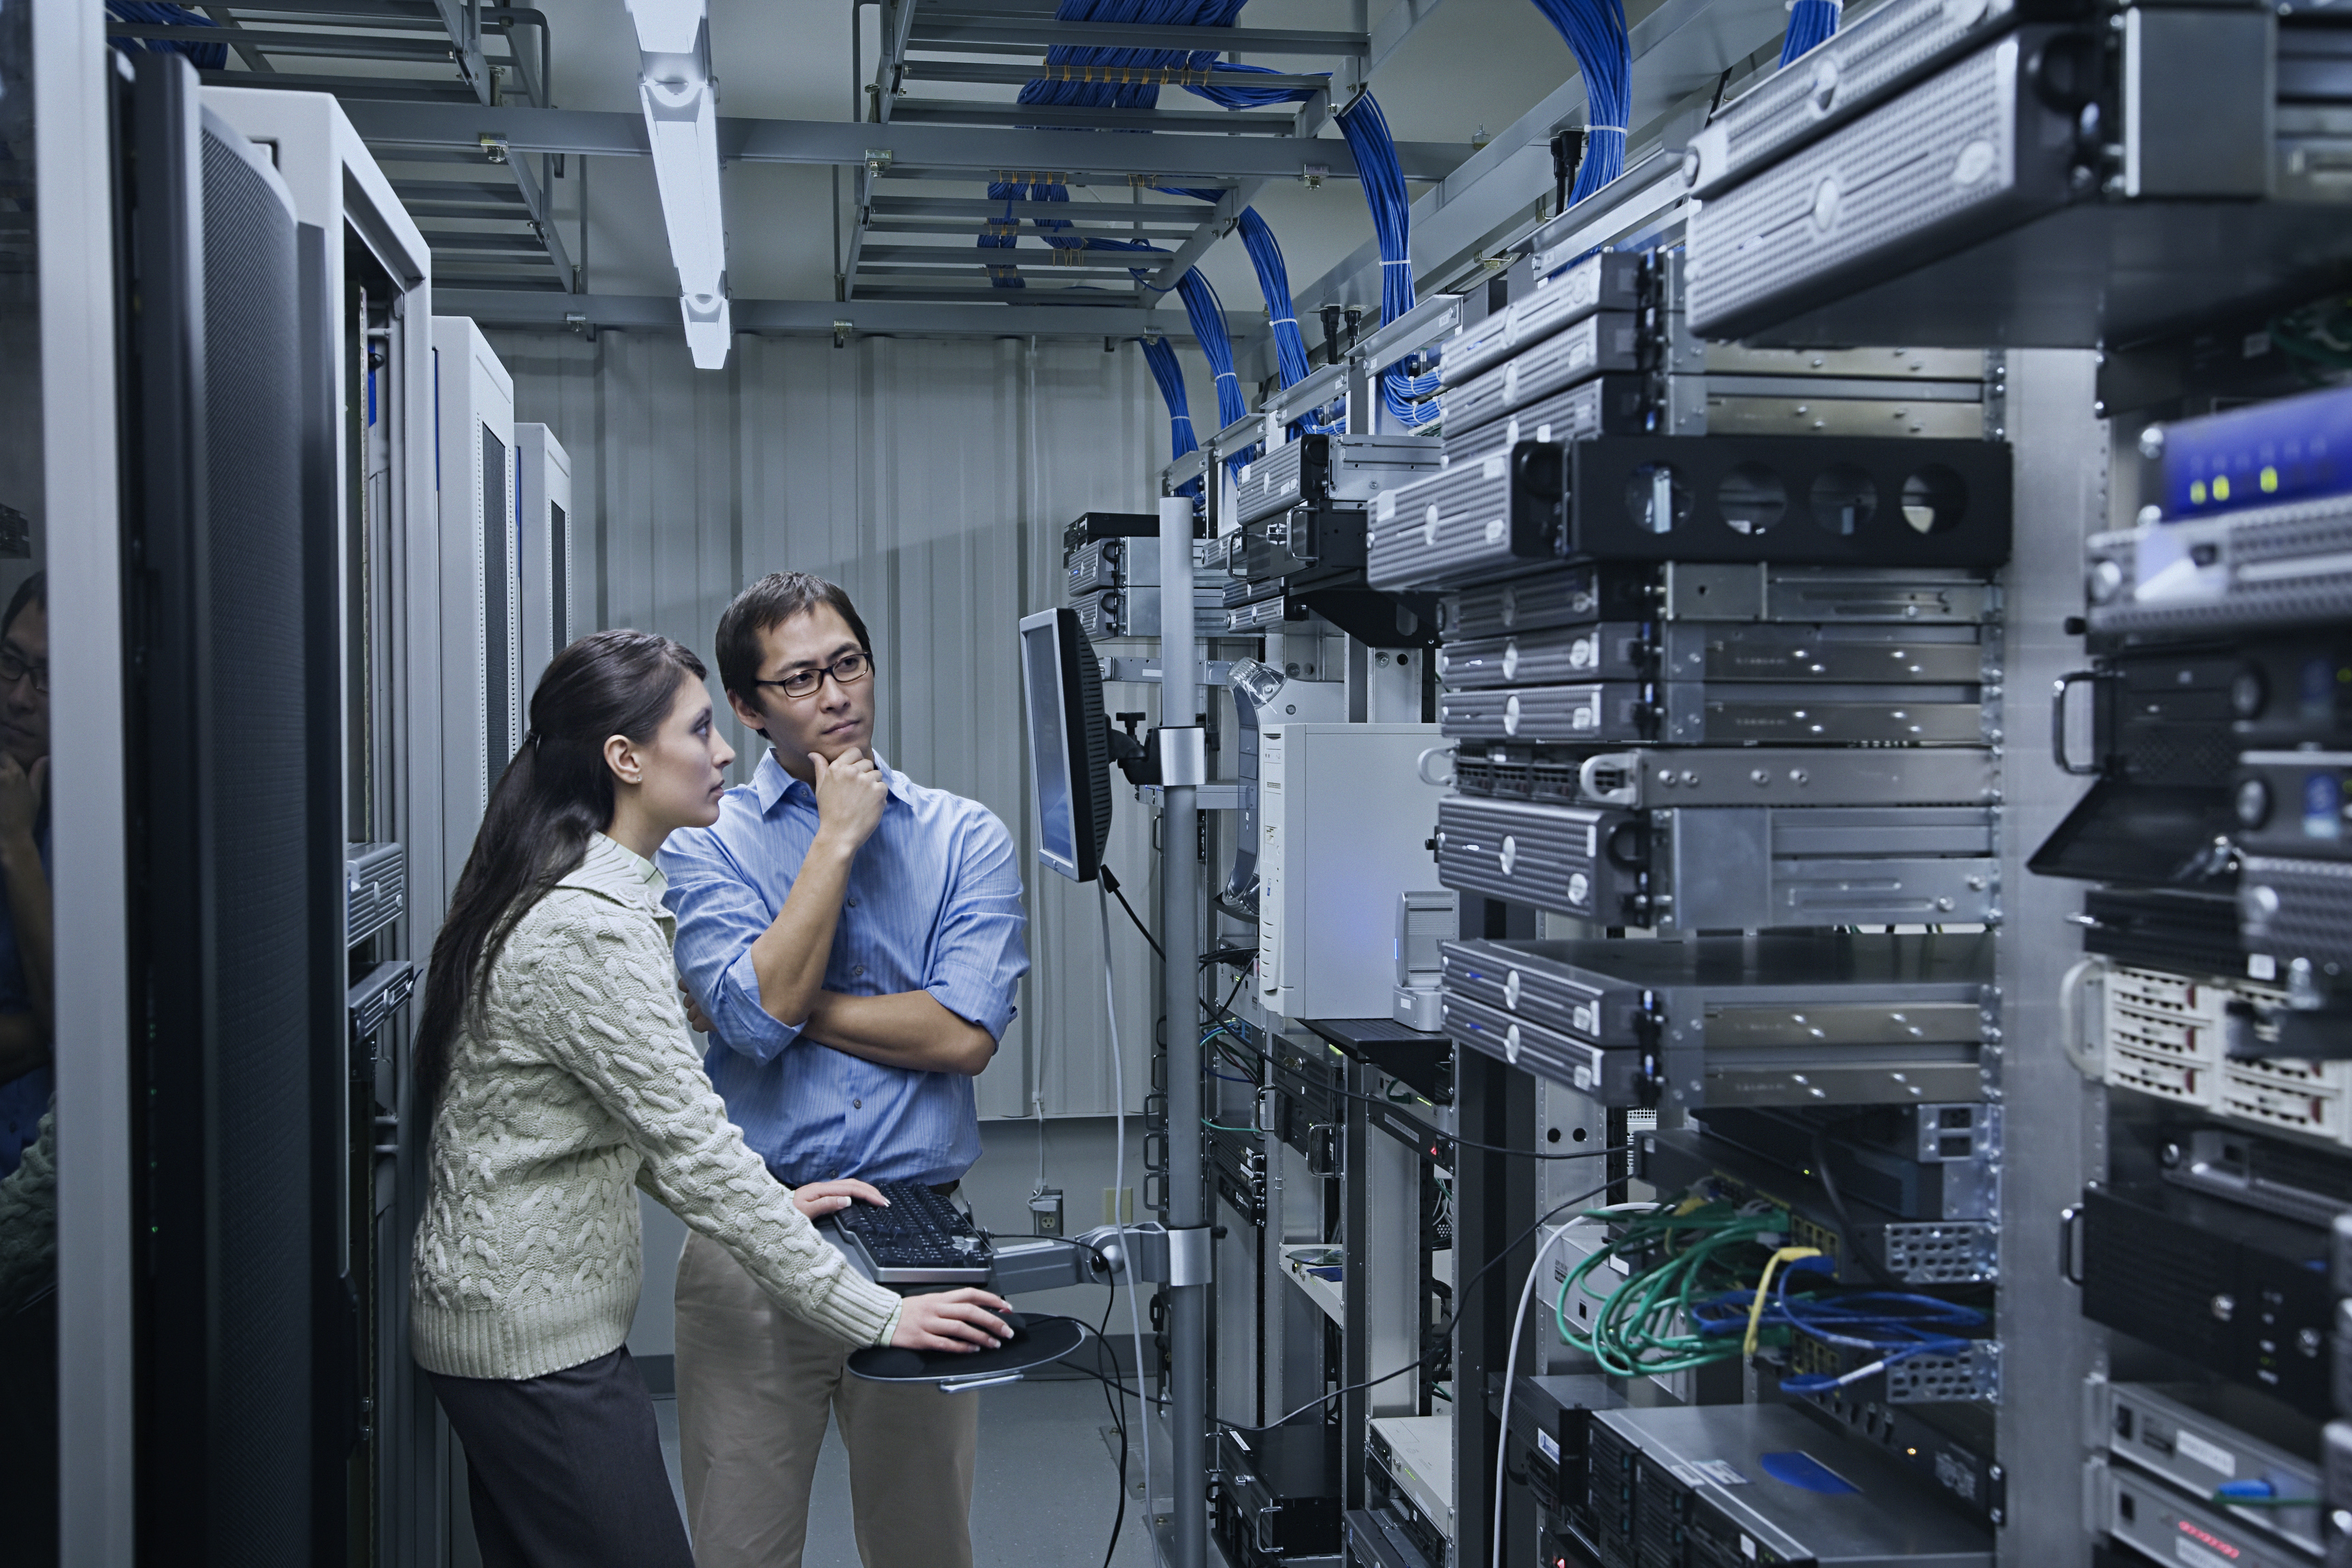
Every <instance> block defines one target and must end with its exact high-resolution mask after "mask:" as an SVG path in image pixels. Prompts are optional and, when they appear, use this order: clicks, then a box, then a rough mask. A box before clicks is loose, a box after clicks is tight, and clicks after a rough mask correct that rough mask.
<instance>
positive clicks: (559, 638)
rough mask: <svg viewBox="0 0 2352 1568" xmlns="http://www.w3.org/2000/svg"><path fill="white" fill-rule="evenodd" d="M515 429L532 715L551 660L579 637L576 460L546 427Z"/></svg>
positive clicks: (526, 700)
mask: <svg viewBox="0 0 2352 1568" xmlns="http://www.w3.org/2000/svg"><path fill="white" fill-rule="evenodd" d="M514 430H515V520H516V535H517V542H516V552H515V562H516V567H517V576H518V579H519V582H520V588H521V601H520V611H521V614H520V622H519V625H520V637H521V642H522V665H521V668H520V677H519V679H518V681H517V689H518V690H519V692H520V701H521V703H522V705H523V708H524V711H525V714H526V717H527V716H528V713H529V709H530V694H531V692H532V691H533V690H534V689H536V688H537V687H538V685H539V678H540V676H541V674H542V673H543V672H544V671H545V670H546V668H547V661H548V660H549V659H551V658H554V657H555V655H556V652H557V650H558V649H560V648H562V647H563V646H564V645H565V644H566V643H569V642H570V641H571V640H572V638H573V637H576V636H577V635H578V627H577V626H576V625H575V623H574V622H573V620H572V582H573V581H574V578H573V564H572V458H571V455H570V454H569V453H567V452H565V451H564V449H563V443H562V442H561V441H559V440H557V439H556V438H555V432H554V431H552V430H551V429H549V428H548V427H547V426H544V425H532V424H528V423H526V424H520V425H517V426H515V427H514Z"/></svg>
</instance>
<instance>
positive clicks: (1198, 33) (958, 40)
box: [914, 0, 1437, 59]
mask: <svg viewBox="0 0 2352 1568" xmlns="http://www.w3.org/2000/svg"><path fill="white" fill-rule="evenodd" d="M1436 3H1437V0H1422V8H1423V9H1433V8H1434V7H1435V5H1436ZM914 38H915V41H917V42H919V43H925V44H933V45H937V46H939V47H943V48H944V47H954V46H958V45H966V46H969V45H971V44H978V43H992V44H1026V45H1029V46H1031V47H1035V48H1038V49H1047V48H1057V47H1058V48H1097V49H1200V48H1213V49H1215V50H1217V51H1218V52H1220V53H1223V54H1244V55H1294V56H1311V57H1314V58H1318V59H1320V58H1362V57H1363V56H1364V55H1365V54H1366V53H1367V52H1368V51H1369V50H1370V47H1371V43H1372V40H1371V38H1370V37H1368V36H1366V35H1365V34H1362V33H1322V32H1313V31H1308V30H1306V29H1302V28H1295V27H1153V26H1139V25H1138V24H1135V23H1129V22H1062V21H1055V20H1053V19H1051V18H1048V17H1042V16H1034V15H1033V16H1004V15H1002V14H999V13H992V12H988V11H978V10H955V9H950V8H945V7H938V6H933V7H929V8H927V9H926V10H925V11H924V12H923V14H922V15H921V16H919V17H918V18H917V19H916V22H915V28H914Z"/></svg>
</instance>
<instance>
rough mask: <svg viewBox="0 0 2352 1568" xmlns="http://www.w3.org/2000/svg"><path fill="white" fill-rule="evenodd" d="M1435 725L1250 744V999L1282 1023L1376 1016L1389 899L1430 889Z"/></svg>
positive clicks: (1290, 736) (1269, 735)
mask: <svg viewBox="0 0 2352 1568" xmlns="http://www.w3.org/2000/svg"><path fill="white" fill-rule="evenodd" d="M1442 744H1444V742H1443V741H1441V740H1440V738H1439V736H1438V732H1437V726H1436V725H1434V724H1274V725H1269V726H1267V727H1266V728H1265V729H1264V730H1261V731H1259V734H1258V811H1257V818H1258V827H1257V836H1258V875H1259V878H1260V885H1259V892H1258V954H1257V978H1256V987H1257V998H1258V1001H1259V1003H1260V1004H1261V1005H1263V1006H1264V1007H1265V1010H1266V1011H1267V1012H1269V1013H1279V1014H1281V1015H1282V1016H1285V1017H1290V1018H1385V1017H1387V1016H1389V1006H1390V1003H1391V992H1393V991H1394V990H1395V988H1396V952H1395V946H1396V910H1397V900H1398V899H1400V898H1402V896H1403V895H1404V894H1405V893H1407V892H1410V891H1412V890H1414V889H1423V888H1426V887H1428V886H1429V885H1430V882H1431V880H1432V879H1433V876H1434V874H1435V869H1434V867H1433V865H1432V863H1431V860H1430V854H1429V850H1428V849H1427V848H1426V847H1424V846H1425V845H1426V843H1427V842H1428V839H1429V837H1430V835H1431V834H1432V833H1433V832H1434V831H1435V830H1436V826H1437V801H1438V797H1439V796H1440V795H1442V794H1444V791H1443V789H1442V788H1441V787H1440V786H1438V785H1434V784H1424V783H1423V782H1422V779H1421V775H1420V773H1419V771H1418V766H1417V764H1418V763H1419V761H1420V758H1421V753H1422V752H1424V751H1427V750H1428V749H1429V748H1430V747H1432V746H1437V745H1442Z"/></svg>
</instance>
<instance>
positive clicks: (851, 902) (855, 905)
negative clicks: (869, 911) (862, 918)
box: [849, 899, 857, 910]
mask: <svg viewBox="0 0 2352 1568" xmlns="http://www.w3.org/2000/svg"><path fill="white" fill-rule="evenodd" d="M849 907H850V908H851V909H853V910H854V909H856V907H857V900H856V899H852V900H849Z"/></svg>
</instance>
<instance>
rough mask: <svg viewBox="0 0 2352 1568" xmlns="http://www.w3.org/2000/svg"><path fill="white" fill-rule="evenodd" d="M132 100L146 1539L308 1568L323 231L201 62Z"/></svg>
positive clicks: (334, 836) (328, 556)
mask: <svg viewBox="0 0 2352 1568" xmlns="http://www.w3.org/2000/svg"><path fill="white" fill-rule="evenodd" d="M128 98H129V102H128V113H127V121H128V123H127V127H126V129H127V132H128V138H129V146H128V147H127V148H126V151H127V152H129V153H131V154H132V156H131V159H130V161H129V163H128V167H127V168H126V170H125V178H124V182H123V191H124V200H125V205H126V210H125V212H124V214H123V217H124V219H125V220H126V221H125V222H124V223H123V224H122V225H121V226H120V227H119V228H118V233H119V234H121V235H122V236H123V237H124V238H125V246H124V252H123V256H122V265H123V268H124V274H125V275H124V279H123V283H124V285H125V286H126V287H128V288H132V289H136V290H137V295H138V298H139V300H140V305H141V308H140V310H139V311H138V313H137V315H136V318H135V321H134V325H133V327H132V330H131V336H130V339H129V341H128V342H126V344H125V345H124V347H125V362H124V367H123V368H124V374H125V386H126V390H127V401H128V406H129V422H130V428H131V438H130V440H129V441H128V442H127V443H126V452H127V454H128V456H129V461H128V463H127V464H126V472H127V477H128V479H129V487H128V489H127V491H126V501H127V505H126V509H125V521H124V526H125V533H126V547H127V553H128V554H129V556H130V558H131V560H133V561H136V562H138V563H140V565H141V568H142V569H141V571H140V572H139V573H138V574H137V575H136V576H135V577H134V578H133V579H132V581H131V584H130V603H131V615H130V616H129V620H128V630H129V636H130V639H131V645H130V648H129V650H128V660H127V662H128V665H129V668H131V670H132V671H133V672H134V674H133V677H132V683H131V691H130V693H129V716H130V724H129V726H128V729H129V731H130V733H131V736H132V743H131V759H130V764H131V775H130V776H131V877H132V885H133V887H134V889H136V896H135V897H134V898H133V900H132V901H131V909H132V911H133V916H132V921H133V923H132V927H131V962H132V976H133V984H134V989H135V992H136V994H138V995H139V997H140V1004H139V1006H138V1008H137V1013H138V1015H140V1016H143V1017H144V1018H145V1019H146V1020H147V1027H146V1029H145V1031H144V1036H143V1038H142V1040H141V1042H140V1044H139V1047H138V1048H137V1049H136V1050H135V1051H134V1053H133V1058H132V1075H133V1089H134V1094H135V1095H136V1099H135V1101H134V1103H136V1104H138V1105H139V1106H140V1107H142V1113H141V1114H140V1116H139V1117H138V1118H137V1119H136V1121H134V1137H135V1139H136V1147H137V1149H138V1152H139V1155H140V1158H139V1159H138V1163H137V1166H136V1168H137V1169H138V1170H139V1171H140V1172H141V1173H142V1181H141V1183H140V1184H139V1189H138V1191H137V1193H136V1195H135V1198H134V1204H135V1210H134V1212H135V1216H136V1221H137V1224H136V1228H135V1230H134V1234H135V1235H138V1236H140V1237H143V1238H144V1245H143V1246H142V1247H139V1248H138V1251H137V1253H136V1255H135V1258H134V1274H133V1278H134V1279H135V1280H136V1281H137V1286H136V1289H137V1291H138V1336H137V1341H138V1385H137V1386H138V1399H139V1405H138V1411H139V1431H138V1440H137V1458H136V1462H137V1464H138V1466H139V1473H140V1502H141V1510H140V1513H141V1517H140V1520H139V1526H138V1528H139V1534H140V1538H141V1541H142V1551H143V1552H145V1553H146V1554H147V1555H148V1556H149V1557H150V1558H151V1559H152V1560H156V1561H161V1560H163V1558H164V1556H165V1554H166V1552H169V1554H170V1555H171V1556H172V1557H173V1558H174V1559H175V1560H177V1561H183V1562H187V1561H198V1562H222V1563H227V1562H283V1563H294V1562H302V1561H311V1560H315V1559H316V1558H317V1557H318V1555H319V1554H320V1552H321V1551H322V1550H325V1551H327V1552H335V1551H336V1550H338V1549H339V1548H340V1546H341V1523H342V1521H341V1518H340V1517H339V1515H340V1512H341V1510H339V1509H338V1508H336V1507H334V1506H333V1505H332V1503H331V1501H329V1502H328V1503H327V1504H326V1506H321V1502H320V1494H321V1493H322V1492H323V1493H326V1494H328V1496H329V1498H330V1499H331V1497H332V1494H333V1493H334V1492H336V1491H339V1490H340V1489H341V1488H340V1485H339V1484H338V1483H340V1482H341V1479H342V1477H341V1471H342V1468H343V1464H344V1459H343V1453H344V1445H343V1444H342V1443H341V1442H339V1441H337V1440H336V1439H337V1438H338V1437H339V1436H342V1434H341V1433H340V1432H338V1431H337V1430H336V1429H335V1426H334V1423H333V1421H332V1418H331V1416H332V1402H331V1401H322V1400H321V1397H320V1396H321V1395H322V1394H324V1393H325V1390H323V1389H322V1388H321V1387H320V1380H319V1378H318V1376H317V1369H318V1367H319V1365H320V1352H321V1347H322V1345H323V1344H324V1343H325V1342H326V1341H327V1340H328V1339H329V1338H330V1337H331V1336H333V1335H334V1334H335V1326H334V1319H333V1314H332V1309H331V1304H330V1293H329V1291H328V1290H327V1289H326V1281H327V1280H328V1279H330V1278H331V1275H330V1274H329V1272H328V1269H327V1260H326V1258H323V1257H322V1253H323V1251H324V1248H323V1247H321V1245H320V1235H321V1231H322V1229H323V1227H322V1226H320V1223H319V1222H320V1216H319V1215H317V1214H316V1213H315V1211H314V1208H313V1205H312V1203H311V1200H310V1194H312V1193H313V1192H314V1191H315V1190H316V1185H317V1177H318V1176H319V1175H320V1173H321V1169H322V1167H323V1166H326V1165H329V1164H331V1152H330V1150H331V1137H330V1130H329V1127H328V1126H327V1125H322V1118H321V1116H320V1110H321V1108H322V1106H325V1105H331V1103H332V1100H333V1099H334V1097H335V1090H336V1088H337V1085H336V1084H335V1082H334V1074H333V1063H332V1058H329V1057H326V1056H325V1055H324V1054H323V1053H322V1052H321V1051H320V1049H319V1048H318V1047H319V1045H320V1042H321V1040H322V1039H334V1038H338V1037H340V1034H341V1017H340V1013H341V984H340V969H341V952H339V951H338V943H337V936H338V934H339V931H340V928H341V921H340V919H339V918H338V916H339V909H340V903H341V899H340V893H341V889H340V887H339V885H338V884H339V876H338V872H339V869H340V867H339V852H340V844H339V840H338V830H339V828H340V824H339V823H338V822H337V820H336V818H337V816H338V812H337V810H336V807H337V805H339V801H338V799H337V795H338V790H337V788H336V784H337V780H336V765H337V763H338V761H339V753H340V750H341V747H340V741H341V737H340V735H339V734H338V733H337V730H336V726H335V723H334V719H335V710H336V706H337V704H336V697H337V695H338V694H337V692H336V690H335V682H334V680H333V679H332V676H331V670H332V669H333V668H334V666H333V663H332V661H331V658H329V659H328V660H326V661H324V662H323V663H322V662H320V658H319V656H320V655H321V654H322V653H323V654H330V655H331V651H332V648H333V644H334V633H335V628H336V625H337V620H338V605H337V604H336V601H335V594H334V588H335V577H336V573H335V567H336V541H335V539H334V537H333V535H332V533H331V531H326V530H322V529H320V528H318V527H315V526H310V525H309V522H310V519H309V518H308V517H307V516H306V514H307V513H308V512H309V511H310V508H311V507H312V506H314V505H315V504H317V503H318V502H319V501H320V500H321V499H322V497H323V495H324V494H325V492H326V490H327V489H328V487H329V486H330V485H331V477H330V476H331V467H330V466H329V465H328V464H327V462H326V461H325V458H326V454H327V453H328V451H329V450H330V449H331V439H332V438H331V429H329V428H328V427H327V425H326V421H325V417H324V415H325V407H326V405H325V402H324V399H323V397H322V396H321V395H320V394H321V393H322V392H323V390H324V386H325V382H326V374H327V372H326V366H327V364H328V363H329V362H330V360H331V350H330V346H329V342H328V337H327V331H326V326H327V322H326V318H325V316H324V314H323V311H321V310H320V309H319V308H318V307H319V306H320V304H321V303H322V301H323V299H324V295H325V291H326V289H325V271H324V248H323V244H322V237H321V236H320V233H319V231H318V230H317V229H316V228H315V227H311V226H304V225H301V224H299V222H298V220H297V215H296V212H295V209H294V204H293V202H292V200H291V197H290V195H289V192H288V189H287V186H286V183H285V182H284V180H283V179H282V178H280V176H279V175H278V173H277V171H276V169H275V168H274V167H273V166H272V164H271V163H270V160H269V158H268V154H267V153H266V152H265V151H264V150H262V149H261V148H259V147H257V146H256V145H255V143H253V142H251V141H250V140H248V139H247V137H246V136H245V135H243V134H242V133H240V132H237V131H236V130H235V129H234V128H233V127H231V126H229V125H228V124H227V122H226V121H223V120H222V119H220V118H219V117H218V116H217V115H214V114H210V113H207V112H206V111H205V110H204V109H203V108H202V107H201V105H200V102H199V100H198V91H197V88H196V82H195V73H194V71H193V70H192V69H191V68H189V67H188V66H187V65H186V63H185V62H184V60H182V59H180V58H177V57H173V56H154V55H149V56H146V57H143V58H142V59H141V60H140V61H139V62H138V63H137V68H136V73H135V76H134V78H133V82H132V86H131V89H130V92H129V95H128ZM306 306H308V307H310V308H309V309H305V307H306ZM289 371H293V372H294V374H289ZM326 1359H328V1360H330V1361H331V1357H328V1358H326ZM289 1369H290V1373H291V1374H290V1375H289ZM322 1471H323V1473H321V1472H322ZM167 1542H168V1543H169V1545H168V1546H167V1545H166V1543H167Z"/></svg>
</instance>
